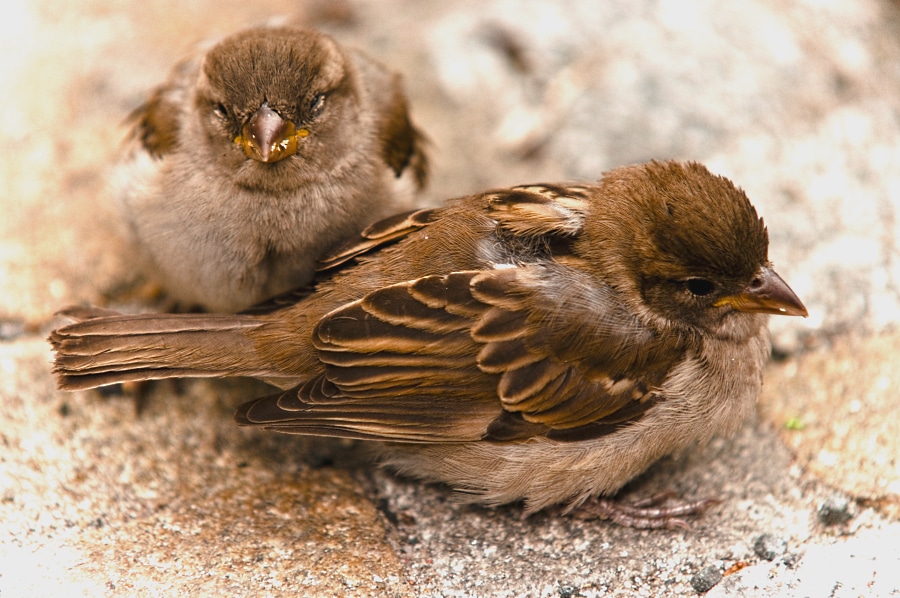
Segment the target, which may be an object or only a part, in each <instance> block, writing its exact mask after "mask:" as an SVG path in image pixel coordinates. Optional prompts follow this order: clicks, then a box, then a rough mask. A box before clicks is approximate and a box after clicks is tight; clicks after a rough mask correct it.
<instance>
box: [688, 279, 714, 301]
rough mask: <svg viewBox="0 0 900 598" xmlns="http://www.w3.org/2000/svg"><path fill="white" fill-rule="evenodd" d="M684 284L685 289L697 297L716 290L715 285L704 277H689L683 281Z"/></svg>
mask: <svg viewBox="0 0 900 598" xmlns="http://www.w3.org/2000/svg"><path fill="white" fill-rule="evenodd" d="M684 286H685V287H687V290H688V291H690V293H691V294H692V295H696V296H697V297H705V296H706V295H709V294H710V293H712V292H713V291H714V290H716V285H714V284H713V283H711V282H710V281H708V280H706V279H705V278H689V279H687V280H686V281H684Z"/></svg>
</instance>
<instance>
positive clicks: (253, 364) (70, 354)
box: [48, 308, 279, 390]
mask: <svg viewBox="0 0 900 598" xmlns="http://www.w3.org/2000/svg"><path fill="white" fill-rule="evenodd" d="M61 314H62V315H66V316H68V317H72V318H73V319H75V320H79V321H77V322H76V323H74V324H70V325H68V326H64V327H62V328H58V329H57V330H54V331H53V332H52V333H51V334H50V337H49V339H48V340H49V341H50V344H51V345H52V346H53V349H54V351H55V353H56V357H55V361H54V366H53V373H54V374H55V375H56V379H57V384H58V386H59V387H60V388H62V389H64V390H83V389H87V388H94V387H97V386H104V385H106V384H114V383H117V382H131V381H139V380H152V379H160V378H180V377H222V376H252V377H258V378H265V377H273V376H275V377H277V376H278V375H279V374H278V372H273V371H272V368H271V365H267V364H266V363H265V362H264V360H263V359H261V357H260V356H259V354H258V352H257V351H256V346H255V343H254V341H253V339H252V338H250V337H248V336H247V335H246V334H245V332H247V331H249V330H253V329H255V328H258V327H260V326H261V325H262V324H263V323H262V322H260V321H259V320H257V319H255V318H253V317H251V316H235V315H216V314H212V315H211V314H175V315H169V314H142V315H137V316H125V315H119V314H115V312H110V311H108V310H96V309H90V308H76V309H70V310H65V311H63V312H61Z"/></svg>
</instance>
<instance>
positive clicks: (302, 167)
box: [116, 27, 427, 312]
mask: <svg viewBox="0 0 900 598" xmlns="http://www.w3.org/2000/svg"><path fill="white" fill-rule="evenodd" d="M131 121H132V123H133V129H132V133H131V137H132V141H133V144H132V146H133V147H132V151H130V152H129V153H128V154H127V156H126V158H125V160H124V162H123V164H122V166H121V168H120V169H119V173H118V176H117V184H116V187H117V190H116V193H117V196H118V200H119V204H120V207H121V211H122V213H123V215H124V219H125V221H126V222H127V225H128V227H129V229H130V233H131V237H132V239H133V241H134V243H135V245H136V246H137V248H138V249H139V250H140V252H141V254H142V257H143V258H145V259H144V261H145V262H147V268H148V270H149V271H150V273H151V274H150V276H151V278H153V279H156V280H155V282H157V283H158V284H161V285H162V287H163V288H164V289H165V290H166V291H167V293H168V295H169V297H170V298H171V299H172V300H174V301H176V302H178V303H179V304H181V305H182V306H185V307H195V306H199V307H201V308H203V309H206V310H208V311H225V312H233V311H238V310H241V309H243V308H245V307H248V306H250V305H253V304H255V303H258V302H260V301H262V300H264V299H267V298H269V297H271V296H273V295H276V294H278V293H281V292H283V291H286V290H288V289H290V288H293V287H296V286H298V285H302V284H306V283H307V282H309V281H310V280H311V279H312V277H313V275H314V272H315V263H316V259H317V258H318V257H319V256H320V255H322V254H323V253H324V252H325V251H326V250H327V249H329V248H331V247H333V246H335V245H336V244H337V243H339V242H341V241H343V240H345V239H347V238H350V237H352V236H353V235H356V234H357V233H359V231H360V230H362V229H363V228H364V227H365V226H366V225H367V224H369V223H371V222H374V221H375V220H377V219H378V218H381V217H383V216H386V215H389V214H393V213H395V212H397V211H399V210H401V209H410V208H411V207H413V205H412V203H411V201H412V199H413V196H414V194H415V192H416V191H418V190H419V189H421V187H422V186H423V185H424V184H425V182H426V178H427V158H426V155H425V153H424V148H423V145H424V138H423V135H422V133H421V132H420V131H419V130H418V129H417V128H416V127H415V126H414V125H413V123H412V122H411V120H410V116H409V113H408V109H407V103H406V98H405V96H404V93H403V90H402V87H401V83H400V77H399V76H398V75H396V74H394V73H392V72H390V71H388V70H387V69H386V68H384V67H383V66H382V65H380V64H378V63H377V62H375V61H374V60H372V59H370V58H369V57H367V56H366V55H365V54H363V53H362V52H359V51H354V50H347V49H344V48H342V47H341V46H339V45H338V44H337V43H336V42H335V41H334V40H333V39H332V38H330V37H328V36H327V35H325V34H322V33H319V32H317V31H313V30H310V29H299V28H291V27H256V28H252V29H247V30H245V31H242V32H239V33H237V34H234V35H231V36H230V37H226V38H224V39H223V40H221V41H219V42H218V43H216V44H215V45H213V46H212V47H210V48H208V49H207V50H206V51H205V52H198V53H196V54H195V55H194V56H192V57H191V58H189V59H188V60H186V61H184V62H182V63H181V64H179V65H178V66H176V67H175V69H174V70H173V72H172V74H171V75H170V79H169V80H168V82H166V83H165V84H164V85H163V86H161V87H160V88H158V89H157V90H156V91H155V93H153V95H152V96H151V97H150V99H149V100H148V101H147V102H146V103H145V104H144V105H143V106H141V107H140V108H138V109H137V110H136V111H135V112H134V113H133V114H132V116H131Z"/></svg>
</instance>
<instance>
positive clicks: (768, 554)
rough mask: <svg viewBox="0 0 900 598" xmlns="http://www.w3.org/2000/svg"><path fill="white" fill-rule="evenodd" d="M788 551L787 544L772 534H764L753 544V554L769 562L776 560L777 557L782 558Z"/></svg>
mask: <svg viewBox="0 0 900 598" xmlns="http://www.w3.org/2000/svg"><path fill="white" fill-rule="evenodd" d="M786 550H787V542H785V541H784V539H783V538H779V537H778V536H773V535H772V534H763V535H761V536H760V537H758V538H757V539H756V542H754V543H753V552H755V553H756V556H758V557H759V558H761V559H766V560H767V561H773V560H775V557H778V556H781V555H782V554H784V552H785V551H786Z"/></svg>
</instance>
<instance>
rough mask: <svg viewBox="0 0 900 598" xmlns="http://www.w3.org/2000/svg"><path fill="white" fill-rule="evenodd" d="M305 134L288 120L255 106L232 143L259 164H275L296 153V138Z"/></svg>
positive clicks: (269, 109) (267, 108)
mask: <svg viewBox="0 0 900 598" xmlns="http://www.w3.org/2000/svg"><path fill="white" fill-rule="evenodd" d="M307 135H309V130H307V129H297V127H295V126H294V123H292V122H291V121H289V120H284V119H283V118H281V116H279V115H278V113H277V112H275V111H274V110H272V109H271V108H269V106H268V105H266V104H263V105H262V106H260V107H259V110H257V111H256V112H255V113H254V114H253V116H251V117H250V120H248V121H247V124H245V125H244V127H243V129H241V134H240V135H238V136H237V137H235V138H234V142H235V143H237V144H238V145H240V146H241V147H243V149H244V153H245V154H247V157H248V158H251V159H253V160H257V161H259V162H267V163H268V162H278V161H279V160H284V159H285V158H287V157H288V156H293V155H294V154H296V153H297V142H298V140H299V139H301V138H303V137H306V136H307Z"/></svg>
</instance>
